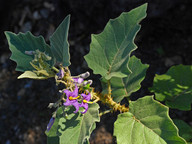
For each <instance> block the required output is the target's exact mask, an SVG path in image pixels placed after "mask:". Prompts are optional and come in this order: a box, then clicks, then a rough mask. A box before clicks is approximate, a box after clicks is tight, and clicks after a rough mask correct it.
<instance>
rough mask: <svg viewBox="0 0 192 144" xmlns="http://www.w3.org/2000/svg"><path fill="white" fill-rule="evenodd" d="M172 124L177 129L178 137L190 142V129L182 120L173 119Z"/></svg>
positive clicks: (191, 132)
mask: <svg viewBox="0 0 192 144" xmlns="http://www.w3.org/2000/svg"><path fill="white" fill-rule="evenodd" d="M173 122H174V123H175V125H176V126H177V128H178V129H179V135H180V136H181V137H183V138H184V139H185V140H186V141H187V142H192V127H191V126H189V125H188V124H187V123H186V122H184V121H182V120H178V119H174V120H173Z"/></svg>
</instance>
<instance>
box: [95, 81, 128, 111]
mask: <svg viewBox="0 0 192 144" xmlns="http://www.w3.org/2000/svg"><path fill="white" fill-rule="evenodd" d="M107 86H108V87H107V88H108V94H105V95H103V94H101V93H96V92H93V93H92V95H93V99H95V101H98V100H100V101H101V102H102V103H103V104H106V105H107V106H108V107H110V108H111V109H113V111H117V110H118V111H120V112H128V111H129V108H128V107H126V106H125V105H121V104H119V103H116V102H115V101H114V100H113V99H112V97H111V83H110V81H108V82H107Z"/></svg>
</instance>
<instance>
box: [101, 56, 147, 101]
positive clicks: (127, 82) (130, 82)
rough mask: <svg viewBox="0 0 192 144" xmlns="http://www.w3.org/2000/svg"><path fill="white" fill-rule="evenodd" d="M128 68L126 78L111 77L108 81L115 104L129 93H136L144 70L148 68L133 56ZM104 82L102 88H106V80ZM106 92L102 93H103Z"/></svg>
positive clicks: (143, 76) (144, 72)
mask: <svg viewBox="0 0 192 144" xmlns="http://www.w3.org/2000/svg"><path fill="white" fill-rule="evenodd" d="M128 67H129V68H130V70H131V73H129V72H128V71H127V76H126V77H124V78H117V77H113V78H111V80H110V83H111V88H112V97H113V100H114V101H116V102H120V101H121V100H122V99H123V98H124V97H128V96H130V95H131V93H133V92H135V91H137V90H139V89H140V87H141V84H140V83H141V82H142V81H143V79H144V78H145V74H146V70H147V68H148V67H149V65H147V64H142V63H141V61H140V59H138V58H137V57H135V56H132V57H131V58H130V61H129V64H128ZM102 81H103V82H104V84H103V88H104V89H105V87H106V80H102ZM105 91H106V90H104V91H103V92H104V93H105Z"/></svg>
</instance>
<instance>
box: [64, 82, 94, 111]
mask: <svg viewBox="0 0 192 144" xmlns="http://www.w3.org/2000/svg"><path fill="white" fill-rule="evenodd" d="M63 92H64V93H65V94H66V96H67V99H66V102H64V105H65V106H70V105H73V106H74V107H75V108H76V110H75V111H74V113H77V112H78V111H79V107H84V109H85V110H84V111H83V112H81V113H82V114H84V113H86V112H87V110H88V103H91V102H89V101H90V99H91V94H90V93H88V94H85V93H82V94H80V96H79V93H78V87H77V85H75V89H74V91H69V90H67V89H66V90H64V91H63ZM78 100H80V101H81V103H79V102H78Z"/></svg>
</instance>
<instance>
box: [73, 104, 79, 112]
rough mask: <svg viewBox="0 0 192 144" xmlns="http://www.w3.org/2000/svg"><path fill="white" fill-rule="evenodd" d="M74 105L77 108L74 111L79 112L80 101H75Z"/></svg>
mask: <svg viewBox="0 0 192 144" xmlns="http://www.w3.org/2000/svg"><path fill="white" fill-rule="evenodd" d="M72 105H73V106H74V107H75V108H76V110H75V111H74V113H77V112H78V110H79V103H78V102H75V103H73V104H72Z"/></svg>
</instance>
